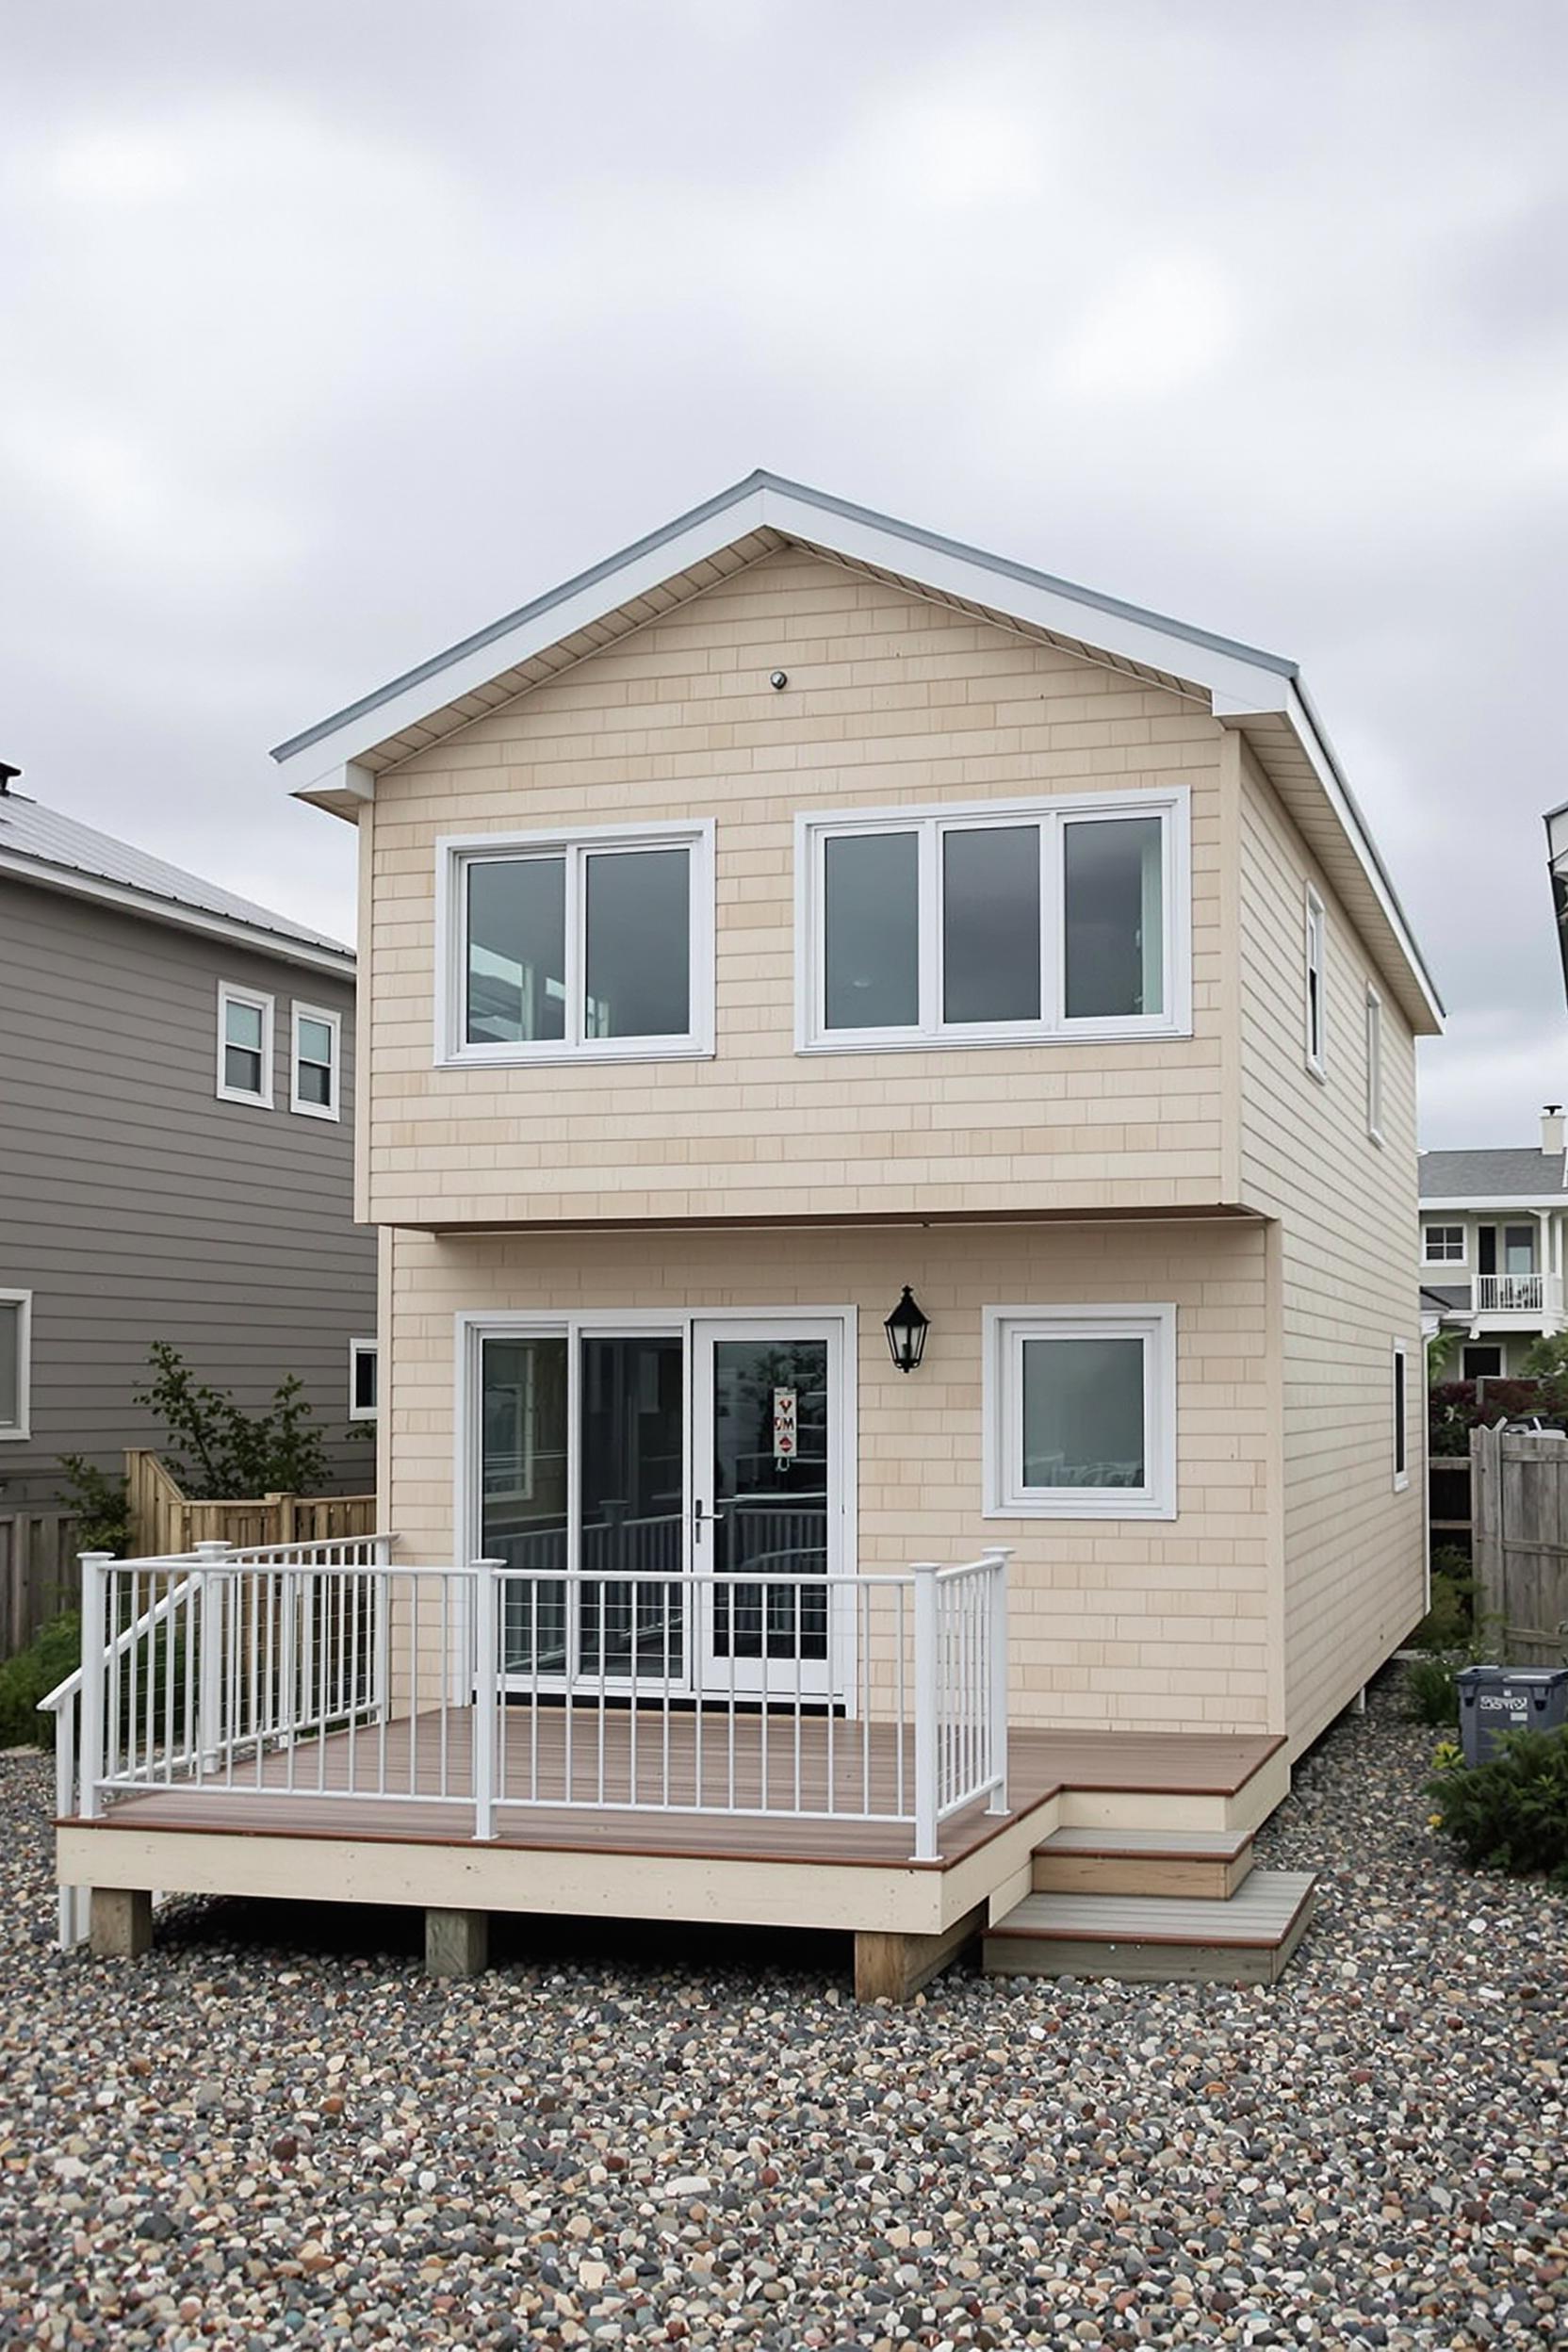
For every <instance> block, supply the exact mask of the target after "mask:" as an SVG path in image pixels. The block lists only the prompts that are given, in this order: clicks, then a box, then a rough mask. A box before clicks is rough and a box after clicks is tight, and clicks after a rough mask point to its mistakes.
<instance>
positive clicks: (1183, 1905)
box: [988, 1870, 1316, 1951]
mask: <svg viewBox="0 0 1568 2352" xmlns="http://www.w3.org/2000/svg"><path fill="white" fill-rule="evenodd" d="M1315 1885H1316V1880H1315V1877H1314V1874H1313V1873H1312V1871H1310V1870H1254V1871H1253V1872H1252V1873H1251V1875H1250V1877H1249V1878H1248V1879H1247V1880H1246V1881H1245V1882H1244V1883H1243V1885H1241V1886H1240V1887H1237V1888H1236V1891H1235V1893H1234V1894H1233V1895H1231V1896H1230V1897H1229V1898H1228V1899H1227V1900H1226V1901H1225V1902H1223V1903H1215V1902H1213V1901H1204V1900H1202V1899H1201V1898H1197V1897H1191V1896H1181V1895H1025V1896H1024V1898H1023V1900H1022V1901H1021V1903H1018V1904H1017V1905H1016V1906H1015V1908H1014V1909H1013V1910H1011V1911H1009V1912H1008V1913H1007V1915H1006V1917H1005V1919H998V1920H997V1922H996V1924H995V1926H994V1927H992V1928H991V1929H990V1931H989V1935H988V1941H996V1940H999V1939H1000V1940H1007V1939H1010V1938H1027V1937H1034V1936H1039V1937H1050V1938H1053V1939H1055V1940H1058V1941H1064V1942H1084V1943H1118V1944H1197V1945H1201V1946H1202V1947H1203V1948H1204V1949H1205V1950H1209V1951H1214V1950H1226V1951H1237V1950H1261V1951H1269V1950H1272V1949H1273V1948H1274V1947H1275V1946H1277V1945H1280V1944H1282V1943H1283V1942H1284V1940H1285V1938H1286V1937H1287V1936H1288V1935H1289V1933H1290V1931H1291V1928H1292V1927H1293V1926H1294V1925H1295V1923H1296V1920H1297V1919H1298V1917H1299V1914H1300V1911H1301V1907H1302V1905H1303V1903H1308V1902H1310V1900H1311V1898H1312V1893H1313V1889H1314V1887H1315Z"/></svg>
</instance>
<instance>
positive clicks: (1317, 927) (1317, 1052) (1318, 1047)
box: [1307, 887, 1329, 1078]
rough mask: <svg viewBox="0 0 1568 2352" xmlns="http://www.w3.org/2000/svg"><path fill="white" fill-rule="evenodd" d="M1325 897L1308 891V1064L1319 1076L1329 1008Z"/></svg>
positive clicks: (1322, 1072)
mask: <svg viewBox="0 0 1568 2352" xmlns="http://www.w3.org/2000/svg"><path fill="white" fill-rule="evenodd" d="M1324 939H1325V933H1324V924H1323V901H1322V900H1321V899H1320V898H1319V897H1318V895H1317V892H1316V891H1315V890H1313V889H1311V888H1310V887H1309V889H1308V891H1307V1068H1308V1069H1309V1070H1311V1071H1312V1073H1313V1076H1314V1077H1315V1078H1321V1077H1323V1076H1324V1075H1325V1069H1324V1065H1325V1062H1326V1059H1327V1055H1326V1053H1325V1047H1326V1045H1327V1041H1328V1024H1329V1011H1328V1003H1327V1000H1326V998H1325V995H1324V985H1325V975H1324Z"/></svg>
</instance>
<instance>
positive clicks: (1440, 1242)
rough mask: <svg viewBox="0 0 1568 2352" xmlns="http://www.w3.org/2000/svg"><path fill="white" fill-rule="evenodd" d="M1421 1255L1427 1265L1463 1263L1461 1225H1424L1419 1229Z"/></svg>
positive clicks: (1462, 1229)
mask: <svg viewBox="0 0 1568 2352" xmlns="http://www.w3.org/2000/svg"><path fill="white" fill-rule="evenodd" d="M1421 1240H1422V1256H1423V1258H1424V1260H1425V1263H1426V1264H1427V1265H1428V1266H1462V1265H1463V1264H1464V1228H1463V1226H1462V1225H1426V1226H1423V1228H1422V1231H1421Z"/></svg>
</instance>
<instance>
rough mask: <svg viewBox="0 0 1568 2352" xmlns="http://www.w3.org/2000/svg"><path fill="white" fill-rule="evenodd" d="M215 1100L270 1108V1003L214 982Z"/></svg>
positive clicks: (251, 992) (224, 982)
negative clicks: (216, 1013) (216, 1071)
mask: <svg viewBox="0 0 1568 2352" xmlns="http://www.w3.org/2000/svg"><path fill="white" fill-rule="evenodd" d="M218 1099H219V1101H220V1102H221V1103H259V1104H260V1106H261V1107H262V1109H263V1110H269V1111H270V1109H271V1107H272V1000H271V998H270V996H268V995H266V994H264V993H263V992H262V991H261V990H260V989H257V988H237V987H236V986H235V984H234V982H233V981H231V980H220V982H219V983H218Z"/></svg>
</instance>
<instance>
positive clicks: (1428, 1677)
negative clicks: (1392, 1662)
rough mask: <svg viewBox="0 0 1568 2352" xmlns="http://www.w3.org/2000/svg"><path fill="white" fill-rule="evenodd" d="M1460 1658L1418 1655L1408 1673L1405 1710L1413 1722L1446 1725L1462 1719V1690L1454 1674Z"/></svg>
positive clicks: (1457, 1668)
mask: <svg viewBox="0 0 1568 2352" xmlns="http://www.w3.org/2000/svg"><path fill="white" fill-rule="evenodd" d="M1460 1664H1461V1661H1460V1660H1459V1659H1458V1658H1440V1657H1438V1656H1436V1655H1434V1656H1432V1657H1430V1658H1415V1659H1413V1661H1412V1663H1411V1665H1410V1667H1409V1669H1408V1670H1407V1673H1406V1675H1405V1713H1406V1714H1407V1715H1408V1716H1409V1718H1410V1720H1411V1722H1412V1723H1432V1724H1435V1725H1438V1726H1440V1727H1441V1726H1443V1725H1447V1726H1448V1727H1449V1728H1450V1729H1451V1728H1452V1727H1453V1725H1454V1724H1455V1723H1458V1721H1459V1691H1458V1690H1457V1689H1456V1687H1455V1684H1454V1676H1455V1674H1457V1673H1458V1672H1459V1668H1460Z"/></svg>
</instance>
